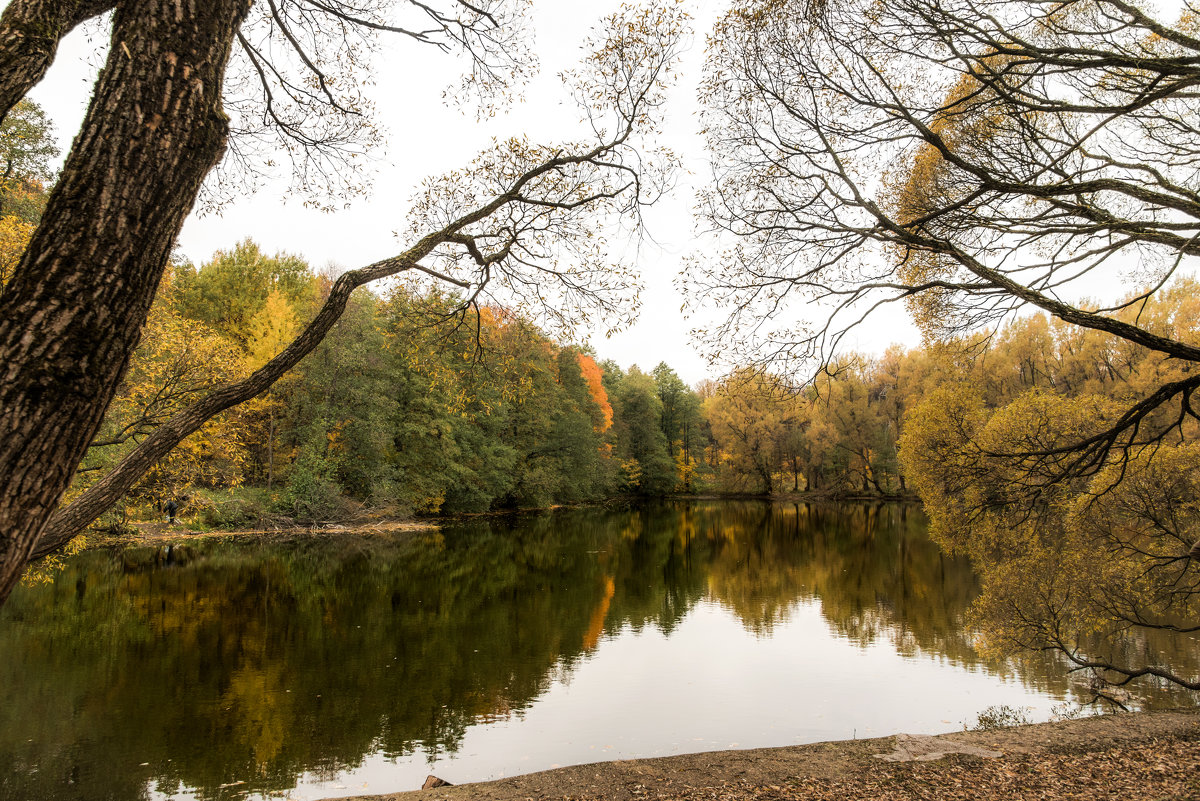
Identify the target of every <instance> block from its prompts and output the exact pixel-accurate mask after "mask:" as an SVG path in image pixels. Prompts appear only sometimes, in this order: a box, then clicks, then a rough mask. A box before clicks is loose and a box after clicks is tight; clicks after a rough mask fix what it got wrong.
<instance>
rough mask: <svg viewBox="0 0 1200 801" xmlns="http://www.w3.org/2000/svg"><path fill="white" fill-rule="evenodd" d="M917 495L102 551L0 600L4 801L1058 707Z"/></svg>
mask: <svg viewBox="0 0 1200 801" xmlns="http://www.w3.org/2000/svg"><path fill="white" fill-rule="evenodd" d="M925 526H926V524H925V519H924V517H923V516H922V515H921V513H920V512H919V511H918V510H917V509H915V508H913V507H904V506H875V505H861V504H860V505H843V506H810V505H807V504H798V505H797V504H775V505H771V504H765V503H731V502H693V503H678V504H665V505H658V506H652V507H647V508H643V509H637V510H601V509H584V510H571V511H562V512H557V513H553V514H543V515H531V516H521V517H515V518H493V519H488V520H481V521H476V522H471V523H467V524H462V525H455V526H451V527H447V528H444V529H443V530H442V531H441V532H433V533H424V534H416V535H413V534H403V535H394V536H391V535H372V536H368V537H360V536H348V535H334V536H328V537H313V538H310V539H304V540H297V541H292V542H288V543H283V544H274V545H267V544H263V545H245V544H242V545H237V544H231V543H219V542H208V541H197V542H195V543H194V544H190V545H188V546H185V547H182V548H181V547H176V548H174V549H172V551H171V552H170V553H169V554H168V552H167V551H166V549H165V548H164V549H150V548H140V549H129V550H125V551H123V552H121V551H114V552H109V551H91V552H85V553H83V554H80V555H78V556H76V557H74V558H72V559H70V560H69V562H68V565H67V567H66V569H65V571H63V572H62V573H61V574H60V575H59V576H58V577H57V580H56V581H55V582H54V583H53V584H49V585H42V586H38V587H22V588H20V589H19V590H18V591H17V592H16V593H14V595H13V596H12V598H11V599H10V601H9V602H8V603H7V604H6V605H5V606H4V607H3V608H2V610H0V799H4V800H5V801H7V800H8V799H45V800H46V801H52V800H55V799H89V800H90V799H142V798H198V799H234V798H247V797H249V798H260V797H265V798H296V799H312V798H324V797H329V796H337V795H351V794H358V793H383V792H391V791H397V790H410V789H416V788H417V787H419V786H420V784H421V781H422V780H423V779H424V777H425V775H426V774H427V773H430V772H433V773H436V774H437V775H439V776H442V777H443V778H445V779H448V780H450V781H453V782H455V783H460V782H465V781H477V780H482V779H487V778H496V777H500V776H506V775H508V776H511V775H514V774H518V773H527V772H531V771H535V770H542V769H546V768H549V767H553V766H557V765H566V764H576V763H582V762H593V761H598V760H604V759H620V758H631V757H640V756H655V755H665V754H676V753H687V752H694V751H705V750H713V749H719V748H753V747H759V746H770V745H789V744H794V743H802V742H813V741H819V740H827V739H838V738H849V737H853V736H857V737H873V736H882V735H886V734H892V733H896V732H900V731H905V732H939V731H949V730H954V729H960V728H962V725H963V724H964V722H965V723H974V721H975V716H976V714H977V713H978V712H980V711H981V710H983V709H984V708H985V707H988V706H991V705H998V704H1008V705H1013V706H1021V707H1028V708H1030V712H1029V715H1030V717H1031V718H1035V719H1037V718H1045V717H1046V716H1047V715H1048V714H1049V710H1050V708H1051V707H1052V706H1053V705H1055V704H1056V703H1058V702H1060V701H1061V700H1062V699H1063V698H1064V697H1065V694H1066V693H1067V692H1068V690H1067V687H1066V682H1065V680H1064V679H1063V678H1062V676H1061V673H1060V671H1059V670H1058V669H1057V668H1055V667H1053V666H1050V665H1046V666H1044V669H1039V668H1038V667H1036V666H1035V667H1030V666H1029V665H1023V666H1021V668H1020V669H1019V670H1018V669H1017V668H1015V667H1013V666H1008V665H1001V664H995V663H989V662H985V661H983V660H981V659H980V658H979V657H978V656H977V655H976V653H975V652H974V650H973V649H972V647H971V637H970V636H969V634H968V633H966V632H964V631H963V630H962V615H963V613H964V611H965V609H966V607H967V605H968V604H969V603H970V601H971V599H972V598H973V597H974V595H975V593H976V592H977V584H976V580H975V578H974V576H973V574H972V572H971V570H970V567H969V565H968V564H966V563H965V562H963V561H960V560H955V559H950V558H947V557H945V556H943V555H942V554H941V553H940V552H939V551H938V549H937V548H936V547H935V546H934V545H933V544H932V543H930V542H929V540H928V539H927V537H926V534H925Z"/></svg>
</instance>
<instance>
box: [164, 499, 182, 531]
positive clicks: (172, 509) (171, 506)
mask: <svg viewBox="0 0 1200 801" xmlns="http://www.w3.org/2000/svg"><path fill="white" fill-rule="evenodd" d="M163 511H165V512H166V513H167V523H169V524H171V525H175V513H176V512H178V511H179V504H178V503H176V502H175V499H174V498H172V499H171V500H169V501H167V502H166V504H165V505H164V506H163Z"/></svg>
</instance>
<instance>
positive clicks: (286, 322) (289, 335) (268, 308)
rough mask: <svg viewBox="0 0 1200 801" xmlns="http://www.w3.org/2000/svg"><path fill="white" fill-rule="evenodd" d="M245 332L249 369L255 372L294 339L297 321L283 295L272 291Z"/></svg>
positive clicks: (275, 290) (297, 329)
mask: <svg viewBox="0 0 1200 801" xmlns="http://www.w3.org/2000/svg"><path fill="white" fill-rule="evenodd" d="M248 329H249V330H248V338H247V342H246V350H247V352H248V353H249V365H248V366H249V367H250V369H251V370H257V369H258V368H259V367H262V366H263V365H264V364H266V363H267V362H268V361H270V360H271V359H273V358H275V357H276V356H278V355H279V354H280V353H281V352H282V351H283V349H284V348H285V347H286V346H287V345H288V344H289V343H290V342H291V341H292V339H294V338H295V336H296V333H297V331H299V329H300V321H299V319H298V318H297V316H296V312H295V311H294V310H293V309H292V307H291V305H290V304H289V303H288V302H287V298H285V297H284V295H283V293H282V292H280V291H279V290H278V289H272V290H271V291H270V293H268V295H267V300H266V303H264V305H263V307H262V309H260V310H259V311H258V312H257V313H256V314H255V315H254V316H253V317H251V318H250V324H249V326H248Z"/></svg>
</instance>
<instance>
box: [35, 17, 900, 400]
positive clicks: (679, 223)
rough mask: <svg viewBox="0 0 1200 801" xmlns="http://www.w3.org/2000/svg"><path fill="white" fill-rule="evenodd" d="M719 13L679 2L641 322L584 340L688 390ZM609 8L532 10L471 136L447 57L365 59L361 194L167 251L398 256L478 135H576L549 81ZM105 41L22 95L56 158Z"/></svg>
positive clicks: (695, 365) (255, 198)
mask: <svg viewBox="0 0 1200 801" xmlns="http://www.w3.org/2000/svg"><path fill="white" fill-rule="evenodd" d="M724 5H725V0H692V2H690V3H689V10H690V11H691V13H692V14H693V16H694V17H695V18H696V28H697V36H696V38H695V40H694V41H693V43H692V46H691V48H690V50H689V51H688V52H687V53H686V54H685V56H684V59H683V63H682V64H681V70H680V72H681V75H682V81H681V83H680V85H679V86H678V87H677V89H676V90H675V91H674V92H673V94H672V101H671V108H670V109H669V111H668V119H667V124H666V126H665V136H664V138H665V140H666V141H665V142H664V144H667V145H668V146H670V147H671V148H673V149H674V150H675V151H676V152H678V153H680V154H681V155H682V156H683V158H684V161H685V165H686V167H687V168H688V170H689V171H690V175H685V176H683V177H682V179H681V180H680V183H679V187H678V189H677V190H676V191H675V192H673V193H672V195H671V196H670V197H668V198H666V199H665V200H663V201H662V202H661V203H660V204H659V205H658V206H656V207H655V208H654V209H653V210H652V211H651V213H650V214H649V215H648V217H647V219H648V222H649V228H650V233H651V235H652V236H653V238H654V241H653V242H647V243H643V246H642V248H641V250H640V254H639V264H640V269H641V271H642V274H643V280H644V283H645V285H646V289H645V292H644V293H643V302H644V305H643V310H642V315H641V318H640V320H639V321H638V323H637V324H636V325H635V326H633V327H632V328H631V329H629V330H627V331H625V332H623V333H620V334H617V335H615V336H613V337H611V338H608V339H605V338H604V336H603V334H602V333H599V334H597V335H594V336H592V337H591V340H590V342H591V344H592V345H593V346H594V347H595V348H596V350H597V351H598V353H599V355H600V356H601V358H611V359H614V360H615V361H617V362H618V363H620V364H621V365H622V366H625V367H628V366H630V365H632V364H637V365H639V366H641V367H642V368H644V369H647V370H648V369H650V368H653V367H654V365H656V364H657V363H658V362H660V361H665V362H667V363H668V364H670V365H671V366H672V367H673V368H674V369H675V370H676V371H677V372H678V373H679V374H680V375H681V376H682V377H683V379H684V380H685V381H687V382H689V383H693V384H694V383H696V382H698V381H700V380H701V379H704V378H707V377H714V378H715V377H717V375H716V371H715V370H713V369H711V368H709V367H708V366H707V365H706V364H705V362H704V360H703V359H702V358H701V357H700V355H699V354H698V352H697V351H696V350H695V349H694V348H693V347H692V344H691V341H690V339H689V335H688V330H689V328H690V327H691V325H692V324H693V323H694V321H687V320H684V319H683V317H682V315H681V314H680V311H679V310H680V306H681V305H682V303H683V298H682V297H681V296H680V295H679V293H678V292H677V291H676V290H675V288H674V285H673V280H674V278H675V276H676V275H677V273H678V272H679V269H680V267H681V263H682V259H683V257H684V256H685V255H686V254H687V253H688V252H690V251H691V249H692V248H693V247H694V234H693V231H694V223H693V219H692V206H693V187H694V185H696V184H697V183H698V182H699V181H702V180H703V179H704V178H705V176H706V175H707V168H706V166H705V162H704V150H703V141H702V139H701V137H700V136H699V133H698V123H697V118H696V108H697V106H696V99H695V98H696V86H697V83H698V79H699V73H700V68H701V63H702V60H703V55H704V53H703V51H704V45H703V42H704V38H703V37H704V32H705V31H706V30H707V29H708V28H709V27H711V23H712V20H713V19H714V18H715V17H716V15H717V13H718V12H719V11H720V10H721V9H722V8H723V7H724ZM618 6H619V3H618V2H615V1H614V0H598V1H597V2H590V3H579V2H576V1H575V0H540V1H537V2H535V3H534V10H533V14H534V16H533V25H534V30H535V36H536V38H535V42H534V48H535V50H536V52H537V53H538V56H539V58H540V60H541V66H542V70H541V74H540V76H539V77H538V78H537V79H536V80H535V81H534V82H533V83H532V84H531V85H530V86H529V87H528V89H527V91H526V101H525V102H524V103H521V104H519V105H517V106H515V107H514V108H512V109H511V110H510V111H509V112H508V113H507V114H505V115H503V116H499V117H497V118H495V119H492V120H488V121H487V122H486V123H484V124H480V123H477V122H476V121H475V118H474V117H473V116H471V115H464V114H463V113H462V112H461V111H460V110H459V109H457V108H451V107H447V106H446V105H445V104H444V103H443V101H442V92H443V90H444V89H445V88H446V87H447V86H448V85H450V84H451V83H453V82H454V81H455V79H456V77H457V76H458V75H459V74H460V73H459V71H460V68H461V64H460V63H459V62H458V61H457V60H456V59H455V58H453V57H452V56H447V55H442V54H440V53H439V52H438V51H436V50H435V49H433V48H431V47H427V46H426V47H421V46H416V45H413V44H412V43H410V42H407V41H402V42H393V43H389V44H388V45H387V46H386V47H385V49H384V50H383V51H382V52H381V53H379V54H378V55H377V57H376V61H375V64H376V69H375V70H374V74H375V78H376V81H377V82H376V85H375V86H374V87H373V90H372V92H371V94H372V96H373V98H374V100H375V102H376V104H377V107H378V111H379V115H378V118H379V121H380V123H381V124H382V126H383V128H384V129H385V131H386V139H387V148H386V151H385V152H384V153H383V154H382V155H381V157H380V158H379V159H378V160H377V161H376V162H375V163H374V164H372V165H371V169H370V173H371V175H372V177H373V181H374V189H373V191H372V192H371V194H369V195H368V196H366V197H364V198H360V199H357V200H355V201H354V202H353V203H352V204H351V205H350V206H349V208H346V209H343V210H339V211H337V212H334V213H323V212H319V211H315V210H312V209H306V208H305V207H304V205H303V199H302V198H299V197H291V198H287V197H284V189H285V188H286V184H285V183H284V182H280V184H279V185H278V186H267V187H265V188H263V189H261V190H260V191H258V192H257V193H256V194H254V195H252V196H250V197H247V198H244V199H242V200H240V201H238V202H236V203H235V204H233V205H231V206H229V207H227V208H225V209H224V210H223V212H222V213H221V214H220V215H213V214H209V215H206V216H205V215H201V214H199V213H193V214H192V216H191V217H190V218H189V219H188V221H187V223H186V224H185V225H184V228H183V231H182V233H181V235H180V239H179V245H180V249H181V250H182V251H183V253H184V254H185V255H187V256H188V257H189V258H190V259H192V260H193V261H194V262H196V263H200V262H202V261H205V260H207V259H208V258H209V257H211V255H212V253H213V252H214V251H215V250H218V249H220V248H228V247H230V246H232V245H233V244H234V243H236V242H237V241H239V240H241V239H243V238H244V237H247V236H249V237H251V238H253V239H254V240H255V241H256V242H258V243H259V244H260V245H261V246H262V247H263V248H264V249H266V250H267V251H268V252H274V251H277V250H283V251H287V252H290V253H296V254H299V255H301V256H303V257H304V258H305V259H307V260H308V262H309V263H310V264H312V265H313V266H314V267H316V268H318V269H319V268H322V267H324V266H325V265H327V264H330V263H333V264H336V265H339V266H341V267H344V268H351V267H359V266H362V265H364V264H368V263H371V262H373V261H376V260H378V259H381V258H384V257H386V256H390V255H394V254H395V253H396V252H398V251H399V250H401V249H402V248H401V243H400V242H399V241H398V240H397V238H396V237H395V235H394V234H393V232H394V231H397V230H400V229H402V227H403V225H404V219H405V212H406V210H407V207H408V201H409V198H410V197H411V196H412V194H413V191H414V190H415V188H416V187H417V186H418V185H419V183H420V181H421V179H422V178H424V177H426V176H430V175H437V174H440V173H443V172H446V171H448V170H451V169H455V168H459V167H462V166H464V165H465V164H466V163H467V162H469V161H470V160H471V159H472V158H473V157H474V155H475V154H476V153H477V152H478V151H480V150H482V149H483V148H484V147H486V146H487V145H488V143H489V141H490V140H491V138H492V137H497V138H504V137H507V136H510V135H513V134H521V133H524V134H527V135H528V136H529V138H530V139H531V140H533V141H535V142H552V141H555V140H561V139H565V138H572V137H578V136H580V135H582V134H583V133H584V132H583V130H582V128H581V127H580V123H579V114H578V112H577V110H576V108H575V106H574V105H573V104H572V102H571V100H570V99H569V98H568V97H567V96H566V94H565V93H564V91H563V90H562V88H561V85H560V84H559V81H558V79H557V77H556V75H557V73H558V72H559V70H562V69H566V68H570V67H573V66H574V65H575V64H576V62H577V61H578V58H579V56H580V54H581V50H580V45H581V43H582V41H583V39H584V37H585V36H586V35H587V33H588V30H589V29H590V27H591V26H592V25H593V24H594V22H595V21H596V20H597V19H598V18H599V17H600V16H601V15H603V14H605V13H610V12H611V11H613V10H615V9H616V8H617V7H618ZM106 37H107V32H106V31H102V30H99V29H98V28H97V27H96V26H92V28H91V29H90V31H89V30H84V31H77V32H76V33H74V34H72V35H71V36H70V37H69V38H68V39H67V40H66V41H65V42H64V43H63V45H62V47H61V48H60V50H59V56H58V58H57V59H56V62H55V64H54V66H53V67H52V68H51V70H50V72H49V74H48V75H47V77H46V78H45V79H44V80H43V81H42V83H41V84H39V85H38V87H37V88H36V89H35V90H34V91H33V92H32V93H31V98H32V99H33V100H35V101H36V102H38V103H39V104H41V105H42V106H43V107H44V108H45V109H46V110H47V112H48V113H49V114H50V115H51V117H52V118H53V119H54V121H55V124H56V126H57V134H58V136H59V138H60V140H61V144H62V148H63V150H64V152H65V150H66V149H67V147H68V145H69V144H70V139H71V138H73V137H74V135H75V132H76V130H77V129H78V126H79V123H80V121H81V120H82V117H83V113H84V110H85V107H86V103H87V100H88V97H89V95H90V92H91V87H92V83H93V81H94V79H95V70H96V66H97V65H99V64H100V63H101V62H102V60H103V57H102V52H101V49H102V48H103V47H104V46H105V45H106ZM797 313H801V311H800V310H797ZM917 339H918V337H917V335H916V333H915V330H914V329H913V328H912V326H911V325H909V324H908V323H907V321H906V320H905V319H904V318H903V317H902V316H901V315H897V314H891V315H889V316H888V317H886V318H882V317H881V318H880V319H879V320H877V321H876V322H875V323H874V325H873V327H872V328H870V329H864V330H863V331H862V332H860V334H859V339H858V340H857V341H856V342H855V343H853V344H854V346H856V347H859V348H862V349H866V350H871V351H879V350H882V348H883V347H885V346H886V345H887V344H889V343H890V342H892V341H900V342H903V343H905V344H909V345H911V344H915V343H916V341H917Z"/></svg>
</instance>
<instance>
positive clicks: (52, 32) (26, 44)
mask: <svg viewBox="0 0 1200 801" xmlns="http://www.w3.org/2000/svg"><path fill="white" fill-rule="evenodd" d="M113 5H114V0H79V1H78V2H76V1H75V0H11V2H10V3H9V4H8V6H7V7H6V8H5V9H4V13H3V14H0V119H2V118H3V117H4V115H5V114H7V113H8V112H9V110H10V109H11V108H12V107H13V106H15V105H16V104H17V101H18V100H20V99H21V98H23V97H24V96H25V94H26V93H27V92H28V91H29V90H30V89H32V88H33V86H34V84H36V83H37V82H38V81H40V80H41V79H42V76H43V75H45V74H46V69H47V68H48V67H49V66H50V63H51V62H52V61H54V53H55V52H56V51H57V50H58V43H59V42H60V41H62V38H63V37H64V36H66V35H67V34H68V33H69V32H70V31H71V29H72V28H74V27H75V26H76V25H78V24H79V23H81V22H83V21H84V20H86V19H91V18H92V17H94V16H97V15H99V14H102V13H104V12H105V11H108V10H110V9H111V8H112V7H113Z"/></svg>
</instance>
